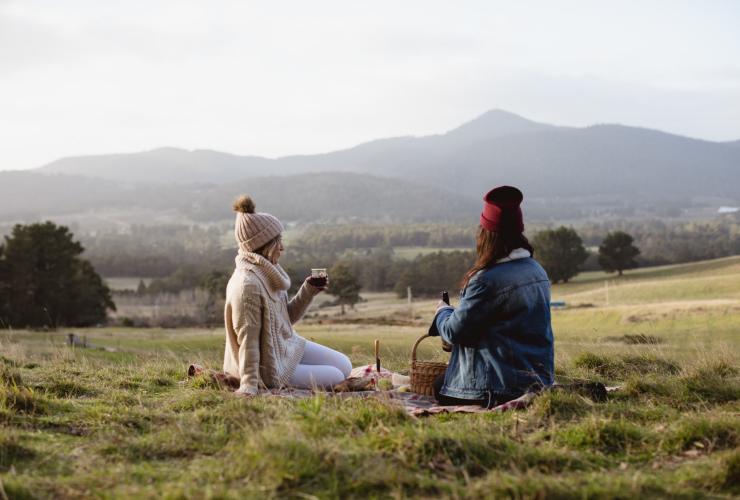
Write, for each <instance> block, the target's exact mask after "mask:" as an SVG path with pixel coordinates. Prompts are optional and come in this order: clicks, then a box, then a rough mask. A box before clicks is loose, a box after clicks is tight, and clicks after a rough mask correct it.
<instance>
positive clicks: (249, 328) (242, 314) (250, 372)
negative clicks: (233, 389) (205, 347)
mask: <svg viewBox="0 0 740 500" xmlns="http://www.w3.org/2000/svg"><path fill="white" fill-rule="evenodd" d="M288 288H290V278H289V277H288V275H287V274H286V273H285V271H283V268H282V267H280V266H279V265H277V266H275V265H273V264H272V263H271V262H270V261H268V260H267V259H265V258H264V257H262V256H261V255H259V254H256V253H251V252H240V253H239V255H238V256H237V258H236V269H235V270H234V274H232V276H231V279H230V280H229V284H228V285H227V287H226V307H225V310H224V320H225V324H226V348H225V351H224V371H225V372H226V373H229V374H231V375H234V376H236V377H239V378H240V380H241V386H240V388H239V390H241V391H244V392H248V393H251V394H256V393H257V390H258V388H259V387H270V388H279V387H283V386H285V385H286V384H287V383H288V380H289V379H290V377H291V375H293V372H294V371H295V368H296V366H297V365H298V363H299V362H300V360H301V358H302V357H303V350H304V348H305V346H306V340H305V339H304V338H302V337H301V336H299V335H298V334H297V333H296V332H295V330H293V324H295V323H296V322H297V321H298V320H300V319H301V318H302V317H303V315H304V313H305V312H306V309H308V306H309V305H310V304H311V301H312V300H313V298H314V296H315V295H316V294H317V293H319V289H318V288H315V287H313V286H311V285H309V284H308V283H304V284H303V286H301V289H300V290H299V291H298V293H297V294H296V296H295V297H293V299H292V300H288V293H287V290H288Z"/></svg>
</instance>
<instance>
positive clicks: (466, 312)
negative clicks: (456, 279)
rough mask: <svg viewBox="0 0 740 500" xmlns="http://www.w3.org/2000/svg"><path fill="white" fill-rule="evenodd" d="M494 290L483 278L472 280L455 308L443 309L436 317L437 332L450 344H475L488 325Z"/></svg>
mask: <svg viewBox="0 0 740 500" xmlns="http://www.w3.org/2000/svg"><path fill="white" fill-rule="evenodd" d="M491 299H492V290H491V289H490V288H489V287H488V285H487V284H486V283H485V282H483V281H481V280H471V281H470V283H468V286H467V287H466V288H465V292H464V295H463V297H462V299H460V305H459V306H458V307H457V308H456V309H454V308H452V307H446V308H444V309H441V310H440V311H439V312H438V313H437V316H436V317H435V318H434V323H435V325H436V327H437V332H438V333H439V336H440V337H442V340H444V341H445V342H447V343H448V344H462V345H474V344H475V343H477V341H478V339H479V338H480V336H481V335H482V334H483V332H485V331H486V328H487V326H488V321H487V320H488V318H489V316H490V312H491V303H490V301H491Z"/></svg>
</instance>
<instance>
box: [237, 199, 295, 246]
mask: <svg viewBox="0 0 740 500" xmlns="http://www.w3.org/2000/svg"><path fill="white" fill-rule="evenodd" d="M254 208H255V207H254V202H253V201H252V198H250V197H249V196H246V195H242V196H240V197H239V198H237V200H236V201H235V202H234V211H235V212H236V222H235V224H234V236H235V237H236V242H237V243H238V244H239V248H240V249H241V250H243V251H245V252H254V251H255V250H257V249H259V248H261V247H263V246H264V245H265V244H266V243H268V242H269V241H270V240H272V239H273V238H275V237H276V236H279V235H280V234H281V233H282V232H283V225H282V224H281V223H280V221H279V220H278V218H277V217H275V216H274V215H270V214H266V213H255V211H254Z"/></svg>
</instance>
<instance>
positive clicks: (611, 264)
mask: <svg viewBox="0 0 740 500" xmlns="http://www.w3.org/2000/svg"><path fill="white" fill-rule="evenodd" d="M632 242H633V239H632V236H630V235H629V234H627V233H624V232H622V231H615V232H613V233H609V234H607V235H606V238H604V241H603V242H602V243H601V245H600V246H599V265H600V266H601V268H602V269H603V270H604V271H606V272H607V273H613V272H614V271H616V272H617V273H619V276H622V271H624V270H625V269H633V268H635V267H637V261H636V260H635V257H637V256H638V255H640V249H639V248H637V247H636V246H634V245H633V244H632Z"/></svg>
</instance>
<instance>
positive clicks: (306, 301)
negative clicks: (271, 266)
mask: <svg viewBox="0 0 740 500" xmlns="http://www.w3.org/2000/svg"><path fill="white" fill-rule="evenodd" d="M319 291H320V290H319V289H318V288H316V287H314V286H311V285H309V284H308V283H307V282H305V281H304V282H303V285H301V288H300V289H299V290H298V293H296V294H295V296H294V297H293V298H292V299H290V300H289V301H288V316H289V317H290V323H291V324H292V325H295V324H296V323H297V322H298V321H300V319H301V318H302V317H303V315H304V314H306V309H308V306H310V305H311V301H312V300H313V298H314V297H315V296H316V295H317V294H318V293H319Z"/></svg>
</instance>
